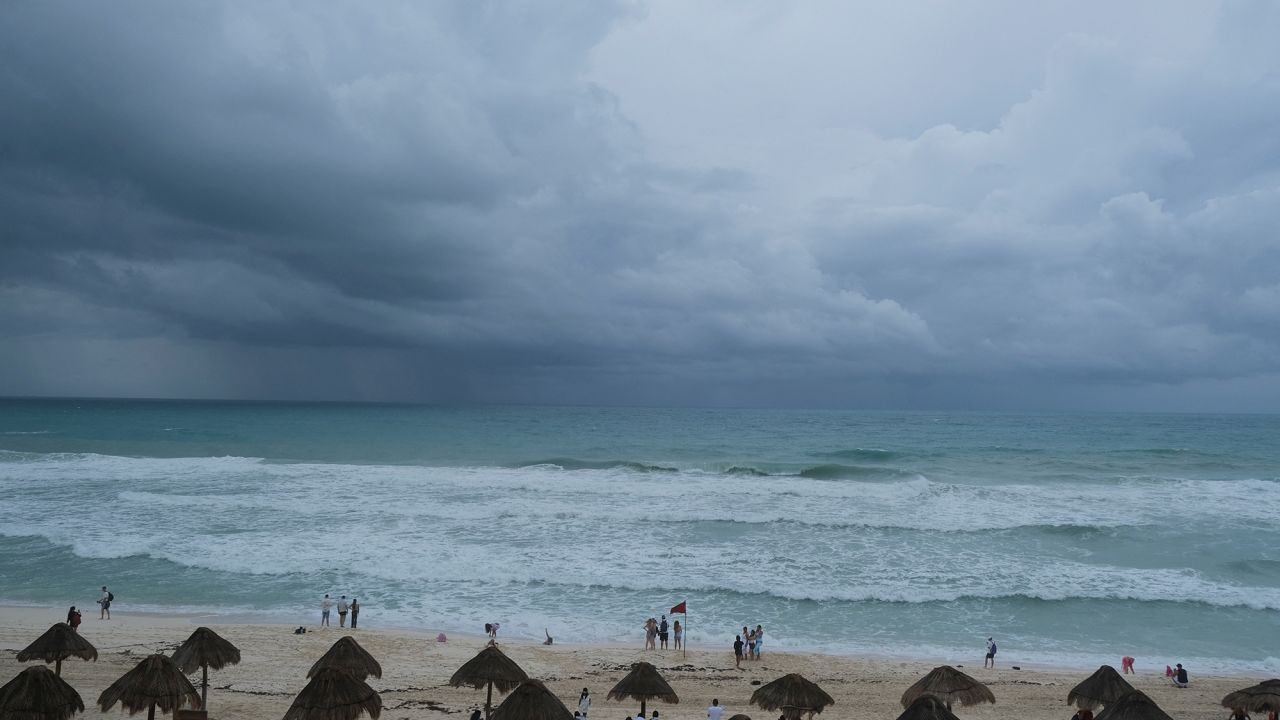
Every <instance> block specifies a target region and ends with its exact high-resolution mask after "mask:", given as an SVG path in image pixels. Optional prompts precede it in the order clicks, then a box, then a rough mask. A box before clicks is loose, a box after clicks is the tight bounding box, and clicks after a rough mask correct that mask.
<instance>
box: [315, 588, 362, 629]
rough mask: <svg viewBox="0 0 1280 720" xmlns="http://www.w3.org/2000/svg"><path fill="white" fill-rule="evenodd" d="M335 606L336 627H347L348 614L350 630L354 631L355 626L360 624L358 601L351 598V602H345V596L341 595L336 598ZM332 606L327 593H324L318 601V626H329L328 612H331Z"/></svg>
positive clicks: (332, 603)
mask: <svg viewBox="0 0 1280 720" xmlns="http://www.w3.org/2000/svg"><path fill="white" fill-rule="evenodd" d="M337 605H338V627H346V626H347V615H348V614H350V615H351V629H352V630H355V629H356V625H357V624H358V623H359V622H360V601H359V600H357V599H355V598H351V601H350V602H347V596H346V595H343V596H342V597H340V598H338V602H337ZM333 606H334V602H333V600H331V599H330V598H329V593H325V594H324V597H323V598H321V599H320V625H322V626H328V625H329V612H330V610H332V608H333Z"/></svg>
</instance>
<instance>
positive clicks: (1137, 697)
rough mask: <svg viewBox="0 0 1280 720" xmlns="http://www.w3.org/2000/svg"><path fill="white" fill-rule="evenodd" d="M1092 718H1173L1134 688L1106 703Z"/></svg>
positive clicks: (1146, 719)
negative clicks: (1105, 706)
mask: <svg viewBox="0 0 1280 720" xmlns="http://www.w3.org/2000/svg"><path fill="white" fill-rule="evenodd" d="M1094 720H1173V718H1171V717H1169V715H1168V714H1167V713H1166V712H1165V711H1163V710H1161V709H1160V706H1159V705H1156V704H1155V701H1153V700H1152V699H1151V698H1149V697H1147V696H1146V695H1144V694H1143V693H1142V692H1141V691H1140V690H1134V691H1133V692H1131V693H1126V694H1125V695H1124V697H1121V698H1120V699H1119V700H1116V701H1115V702H1113V703H1111V704H1110V705H1108V706H1107V708H1106V709H1105V710H1103V711H1102V712H1100V713H1098V716H1097V717H1096V718H1094Z"/></svg>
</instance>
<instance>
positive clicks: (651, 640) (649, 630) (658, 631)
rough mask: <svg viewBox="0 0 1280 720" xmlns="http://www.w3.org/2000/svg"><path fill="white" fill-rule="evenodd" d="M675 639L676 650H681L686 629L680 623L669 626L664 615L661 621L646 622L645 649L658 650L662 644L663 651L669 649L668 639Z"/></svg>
mask: <svg viewBox="0 0 1280 720" xmlns="http://www.w3.org/2000/svg"><path fill="white" fill-rule="evenodd" d="M671 638H674V639H675V649H676V650H679V649H680V648H681V647H683V644H682V643H683V642H684V628H683V627H682V626H681V625H680V621H679V620H676V621H675V623H674V624H672V625H668V624H667V616H666V615H663V616H662V619H661V620H657V619H655V618H649V619H648V620H645V621H644V649H645V650H657V649H658V643H662V649H663V650H666V649H667V641H668V639H671Z"/></svg>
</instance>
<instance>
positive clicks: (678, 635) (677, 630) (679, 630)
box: [671, 620, 684, 650]
mask: <svg viewBox="0 0 1280 720" xmlns="http://www.w3.org/2000/svg"><path fill="white" fill-rule="evenodd" d="M671 634H672V635H673V636H674V637H675V641H676V649H677V650H679V649H680V641H681V639H682V638H684V628H683V627H682V626H681V625H680V621H679V620H677V621H676V622H675V624H674V625H672V626H671Z"/></svg>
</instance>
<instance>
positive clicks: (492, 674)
mask: <svg viewBox="0 0 1280 720" xmlns="http://www.w3.org/2000/svg"><path fill="white" fill-rule="evenodd" d="M528 679H529V676H528V675H527V674H525V671H524V670H523V669H521V667H520V666H519V665H517V664H516V661H515V660H512V659H511V658H509V657H507V656H506V655H504V654H503V652H502V651H501V650H499V649H498V646H497V645H489V646H487V647H486V648H485V649H483V650H481V651H480V652H479V653H477V654H476V656H475V657H473V658H471V659H470V660H468V661H467V662H465V663H463V665H462V667H460V668H458V670H457V672H455V673H454V674H453V677H451V678H449V684H450V685H452V686H453V687H462V686H463V685H466V686H467V687H472V688H475V689H476V690H479V689H480V688H482V687H485V686H488V688H489V693H488V695H486V696H485V699H484V716H485V718H486V720H487V719H488V717H489V716H490V714H491V713H492V711H493V689H494V688H495V687H496V688H498V692H500V693H505V692H508V691H510V690H511V689H512V688H514V687H516V686H518V685H519V684H520V683H522V682H524V681H525V680H528Z"/></svg>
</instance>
